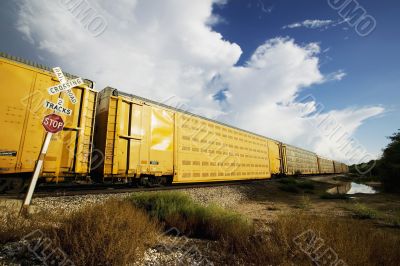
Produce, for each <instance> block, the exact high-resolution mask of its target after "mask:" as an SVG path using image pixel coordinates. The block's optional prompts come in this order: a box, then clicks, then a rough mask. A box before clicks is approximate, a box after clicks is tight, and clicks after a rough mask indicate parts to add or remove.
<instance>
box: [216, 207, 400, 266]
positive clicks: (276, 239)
mask: <svg viewBox="0 0 400 266" xmlns="http://www.w3.org/2000/svg"><path fill="white" fill-rule="evenodd" d="M307 230H312V231H311V232H313V233H315V235H316V236H317V237H319V238H320V239H321V240H322V241H323V242H322V243H323V248H322V249H320V250H319V251H321V250H326V249H328V248H332V250H333V251H334V252H335V253H336V254H337V255H338V259H342V260H343V261H344V262H345V263H347V264H348V265H398V262H399V261H400V253H399V252H398V247H399V244H400V235H399V232H398V231H389V230H382V229H380V228H377V227H375V226H373V225H372V224H371V223H367V222H365V221H359V220H353V219H341V218H330V217H321V216H312V215H306V214H302V213H301V212H298V213H294V214H290V215H282V216H280V217H279V218H278V220H277V221H276V222H274V223H273V224H271V225H270V226H269V231H268V232H264V233H262V234H259V235H257V236H252V235H243V236H242V237H241V239H240V240H239V241H240V242H239V243H232V242H231V241H224V245H223V246H222V247H221V254H226V255H225V256H224V257H223V262H224V263H234V262H235V261H237V260H239V261H242V262H243V263H246V264H254V265H267V264H272V265H289V264H293V263H294V264H295V265H311V264H312V259H311V258H310V257H309V256H308V255H307V254H306V253H304V252H303V251H302V249H301V248H300V247H299V246H298V245H296V244H295V242H294V241H293V240H294V239H295V238H296V236H299V235H300V234H301V233H302V232H305V231H307ZM236 240H237V239H236ZM311 251H312V249H311ZM310 253H311V254H318V252H310ZM231 254H234V256H232V255H231ZM314 262H315V261H314Z"/></svg>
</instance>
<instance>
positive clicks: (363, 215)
mask: <svg viewBox="0 0 400 266" xmlns="http://www.w3.org/2000/svg"><path fill="white" fill-rule="evenodd" d="M347 209H348V210H350V211H352V212H353V216H354V217H355V218H358V219H374V218H378V217H380V214H379V212H378V211H376V210H374V209H372V208H370V207H368V206H366V205H364V204H361V203H356V204H354V205H353V206H351V207H347Z"/></svg>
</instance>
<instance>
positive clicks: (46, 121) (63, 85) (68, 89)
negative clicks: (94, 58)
mask: <svg viewBox="0 0 400 266" xmlns="http://www.w3.org/2000/svg"><path fill="white" fill-rule="evenodd" d="M53 72H54V73H55V74H56V76H57V78H58V81H60V84H59V85H55V86H52V87H50V88H48V89H47V91H48V92H49V94H50V95H54V94H57V93H59V94H60V96H61V93H62V92H65V93H66V94H67V95H68V98H69V100H70V101H71V103H72V104H75V103H76V102H77V100H76V97H75V94H74V93H73V92H72V88H73V87H76V86H79V85H82V84H83V80H82V79H81V78H76V79H72V80H67V79H66V78H65V76H64V74H63V72H62V70H61V68H59V67H55V68H53ZM44 107H45V108H47V109H50V110H53V112H58V113H63V114H66V115H71V113H72V110H71V109H68V108H66V107H64V100H63V99H62V98H61V97H59V98H58V101H57V103H53V102H50V101H48V100H46V101H45V103H44ZM42 125H43V127H44V129H45V130H46V132H47V133H46V138H45V139H44V142H43V144H42V148H41V151H40V154H39V159H38V160H37V162H36V166H35V170H34V172H33V176H32V179H31V183H30V185H29V189H28V192H27V193H26V196H25V199H24V202H23V204H22V207H21V210H20V214H21V213H24V212H25V211H26V210H27V209H28V207H29V205H30V203H31V200H32V195H33V192H34V191H35V187H36V183H37V181H38V178H39V174H40V171H41V169H42V166H43V162H44V158H45V156H46V153H47V150H48V148H49V145H50V141H51V136H52V135H53V134H55V133H57V132H60V131H61V130H62V129H63V128H64V121H63V119H62V118H61V116H59V115H57V114H55V113H53V114H49V115H46V116H45V117H44V118H43V121H42Z"/></svg>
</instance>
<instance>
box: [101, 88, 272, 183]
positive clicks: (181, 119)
mask: <svg viewBox="0 0 400 266" xmlns="http://www.w3.org/2000/svg"><path fill="white" fill-rule="evenodd" d="M95 147H96V149H97V150H99V151H101V152H102V153H104V160H100V161H99V162H94V164H95V166H94V167H93V171H94V173H95V174H94V175H96V176H98V177H99V178H100V179H101V181H116V180H120V179H123V180H125V181H127V182H128V181H131V180H138V179H140V180H142V181H146V182H150V183H163V182H173V183H191V182H212V181H227V180H246V179H261V178H269V177H270V176H271V172H270V167H269V158H268V140H267V139H266V138H264V137H262V136H259V135H256V134H253V133H250V132H247V131H244V130H241V129H238V128H234V127H231V126H228V125H225V124H222V123H219V122H216V121H213V120H210V119H207V118H204V117H201V116H197V115H194V114H191V113H188V112H185V111H182V110H178V109H175V108H172V107H169V106H166V105H163V104H160V103H157V102H154V101H151V100H147V99H144V98H141V97H138V96H134V95H129V94H125V93H122V92H119V91H117V90H116V89H113V88H105V89H104V90H103V91H101V92H100V93H99V102H98V107H97V115H96V135H95Z"/></svg>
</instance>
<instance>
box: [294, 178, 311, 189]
mask: <svg viewBox="0 0 400 266" xmlns="http://www.w3.org/2000/svg"><path fill="white" fill-rule="evenodd" d="M297 186H298V187H299V188H301V189H306V190H313V189H314V188H315V185H314V183H313V182H312V181H308V180H305V181H301V182H299V183H298V184H297Z"/></svg>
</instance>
